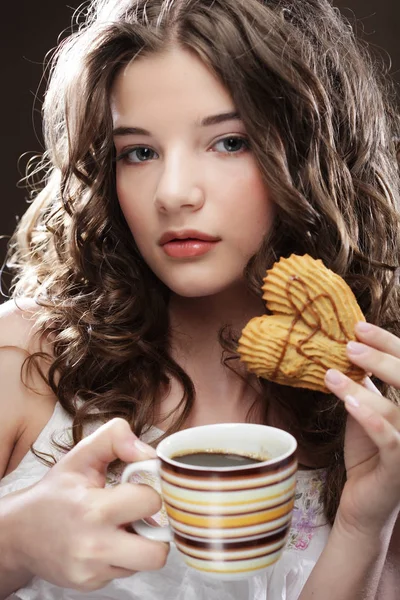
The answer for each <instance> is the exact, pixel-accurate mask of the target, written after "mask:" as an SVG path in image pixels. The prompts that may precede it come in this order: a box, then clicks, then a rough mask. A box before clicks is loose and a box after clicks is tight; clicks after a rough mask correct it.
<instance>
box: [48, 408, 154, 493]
mask: <svg viewBox="0 0 400 600" xmlns="http://www.w3.org/2000/svg"><path fill="white" fill-rule="evenodd" d="M156 456H157V454H156V451H155V450H154V449H153V448H152V447H151V446H148V445H147V444H145V443H143V442H142V441H140V440H139V439H138V438H137V437H136V435H135V434H134V433H133V432H132V431H131V428H130V426H129V424H128V422H127V421H125V419H121V418H115V419H112V420H111V421H109V422H108V423H105V424H104V425H102V426H101V427H99V428H98V429H97V430H96V431H95V432H94V433H92V434H91V435H88V436H87V437H86V438H84V439H83V440H81V441H80V442H79V443H78V444H77V445H76V446H75V448H73V449H72V450H71V451H70V452H69V453H68V454H67V455H66V456H65V457H63V458H62V460H61V461H60V462H59V463H58V465H56V467H58V469H57V470H59V469H62V470H65V471H70V472H71V471H72V472H75V473H80V474H82V475H86V476H87V477H88V478H89V479H90V480H91V482H92V483H93V484H94V485H96V486H97V485H104V479H105V473H106V471H107V467H108V465H109V464H110V463H111V462H112V461H114V460H116V459H120V460H122V461H123V462H135V461H139V460H148V459H149V458H156Z"/></svg>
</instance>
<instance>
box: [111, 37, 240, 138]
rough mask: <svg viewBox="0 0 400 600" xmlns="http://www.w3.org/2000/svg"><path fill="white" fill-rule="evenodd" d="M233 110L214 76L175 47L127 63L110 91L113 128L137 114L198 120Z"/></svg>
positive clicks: (227, 93)
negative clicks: (207, 115) (208, 115)
mask: <svg viewBox="0 0 400 600" xmlns="http://www.w3.org/2000/svg"><path fill="white" fill-rule="evenodd" d="M233 109H234V104H233V101H232V99H231V96H230V94H229V92H228V90H227V89H226V88H225V87H224V86H223V84H222V83H221V82H220V81H219V79H218V78H217V77H216V76H215V74H214V73H212V71H211V70H210V69H209V68H208V67H207V66H206V65H205V64H204V63H203V62H202V61H201V60H200V59H199V58H198V57H197V56H196V55H195V54H193V53H191V52H189V51H187V50H183V49H179V48H174V49H172V50H169V51H168V52H164V53H162V54H153V55H147V56H144V57H139V58H137V59H135V60H134V61H132V62H130V63H129V64H128V65H127V66H126V67H124V68H123V69H121V71H120V72H119V73H118V75H117V77H116V79H115V82H114V85H113V87H112V90H111V110H112V115H113V121H114V125H115V126H119V125H121V124H122V121H125V120H126V119H129V118H137V117H138V116H140V115H141V116H143V117H146V116H147V115H149V116H150V115H152V118H154V117H155V116H156V115H159V116H163V115H164V116H165V115H166V114H168V115H170V116H171V118H172V117H173V116H177V117H179V116H180V117H181V119H183V118H184V117H185V116H187V117H190V118H192V119H199V118H202V117H203V116H204V115H206V114H214V113H217V112H220V111H228V110H233Z"/></svg>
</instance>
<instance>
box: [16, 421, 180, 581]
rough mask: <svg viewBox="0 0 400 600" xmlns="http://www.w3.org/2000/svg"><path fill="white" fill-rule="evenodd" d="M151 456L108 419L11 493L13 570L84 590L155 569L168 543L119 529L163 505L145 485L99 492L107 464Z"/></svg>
mask: <svg viewBox="0 0 400 600" xmlns="http://www.w3.org/2000/svg"><path fill="white" fill-rule="evenodd" d="M154 457H155V451H154V450H153V449H152V448H151V447H150V446H147V445H146V444H143V443H142V442H138V440H137V438H136V436H135V435H134V434H133V433H132V432H131V430H130V427H129V425H128V423H127V422H126V421H124V420H123V419H113V420H111V421H110V422H109V423H107V424H105V425H103V426H102V427H100V428H99V429H98V430H97V431H96V432H95V433H93V434H92V435H90V436H88V437H86V438H85V439H84V440H82V441H81V442H80V443H79V444H78V445H77V446H76V447H75V448H74V449H73V450H71V451H70V452H69V453H68V454H67V455H65V456H64V457H63V458H62V459H61V460H60V461H59V462H58V463H57V464H56V465H55V466H54V467H52V468H51V469H50V471H49V472H48V473H47V474H46V475H45V477H43V479H42V480H41V481H39V482H38V483H36V484H35V485H33V486H31V487H30V488H27V489H24V490H21V491H19V492H16V493H14V494H12V496H13V498H12V499H11V497H9V500H10V501H11V500H12V502H10V506H12V509H11V510H10V513H9V517H10V521H9V523H10V525H11V531H12V540H10V544H12V547H11V548H10V557H11V558H12V563H13V567H15V569H16V570H25V571H28V572H29V573H31V574H32V576H33V575H36V576H38V577H40V578H42V579H45V580H47V581H50V582H51V583H54V584H56V585H58V586H60V587H66V588H73V589H76V590H79V591H83V592H85V591H91V590H96V589H100V588H102V587H104V586H105V585H106V584H107V583H108V582H109V581H111V580H112V579H115V578H118V577H128V576H130V575H132V574H133V573H135V572H136V571H147V570H155V569H159V568H161V567H162V566H163V565H164V564H165V561H166V558H167V556H168V551H169V545H168V544H165V543H163V542H155V541H152V540H149V539H146V538H143V537H140V536H138V535H136V534H134V533H129V532H127V531H126V530H125V528H124V525H126V524H127V523H130V522H131V521H136V520H137V519H142V518H146V517H150V516H151V515H154V514H155V513H156V512H157V511H158V510H159V509H160V507H161V499H160V496H159V495H158V494H157V492H155V491H154V490H153V489H152V488H150V487H148V486H145V485H132V484H130V483H124V484H120V485H117V486H115V487H112V488H105V487H104V486H105V480H106V471H107V467H108V465H109V463H110V462H111V461H113V460H115V459H116V458H119V459H121V460H122V461H124V462H134V461H138V460H144V459H148V458H154ZM10 496H11V495H10ZM13 567H12V568H13Z"/></svg>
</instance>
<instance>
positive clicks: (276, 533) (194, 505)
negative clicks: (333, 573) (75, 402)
mask: <svg viewBox="0 0 400 600" xmlns="http://www.w3.org/2000/svg"><path fill="white" fill-rule="evenodd" d="M296 448H297V443H296V440H295V438H294V437H293V436H292V435H290V434H289V433H287V432H286V431H283V430H282V429H277V428H276V427H268V426H266V425H256V424H251V423H221V424H215V425H204V426H200V427H192V428H190V429H185V430H182V431H179V432H177V433H174V434H172V435H170V436H169V437H167V438H165V439H164V440H162V441H161V442H160V443H159V444H158V446H157V456H158V458H156V459H152V460H147V461H142V462H137V463H131V464H129V465H128V466H127V467H126V468H125V470H124V472H123V475H122V482H126V481H129V480H130V479H131V477H132V475H134V474H138V473H143V472H145V473H147V474H152V475H153V477H154V476H155V477H156V478H157V479H159V480H160V489H161V496H162V499H163V504H164V507H165V510H166V512H167V515H168V522H169V525H168V526H166V527H154V526H151V525H149V524H147V523H145V522H144V521H138V522H135V523H133V524H132V525H133V528H134V530H135V531H136V532H137V533H138V534H140V535H143V536H145V537H148V538H150V539H154V540H159V541H167V542H168V541H169V542H173V543H175V545H176V547H177V549H178V550H179V551H180V553H181V555H182V557H183V560H184V561H185V563H186V564H187V565H188V566H189V567H192V568H194V569H196V570H198V571H201V572H204V573H207V574H208V575H210V576H212V577H216V578H218V579H226V580H232V579H244V578H246V577H250V576H252V575H255V574H256V573H258V572H259V571H261V570H263V569H266V568H268V567H270V566H271V565H273V564H274V563H275V562H276V561H277V560H278V559H279V558H280V556H281V554H282V552H283V548H284V546H285V543H286V540H287V536H288V533H289V528H290V523H291V517H292V511H293V505H294V494H295V485H296V470H297V461H296ZM199 453H201V454H199ZM205 453H207V454H216V453H218V454H219V455H221V454H222V455H236V456H238V458H239V463H238V464H234V466H226V465H225V464H224V465H223V466H215V465H214V464H211V466H210V463H209V462H208V461H206V462H207V464H195V465H193V464H186V463H184V462H182V460H183V459H182V457H183V455H196V454H197V455H198V456H199V457H200V458H201V455H205ZM240 457H248V458H250V459H253V460H250V461H247V462H250V464H246V460H244V461H241V459H240ZM197 462H198V461H197ZM211 462H213V461H211ZM231 462H232V461H231ZM228 463H229V460H227V464H228ZM241 463H242V464H241Z"/></svg>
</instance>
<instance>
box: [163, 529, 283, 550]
mask: <svg viewBox="0 0 400 600" xmlns="http://www.w3.org/2000/svg"><path fill="white" fill-rule="evenodd" d="M289 529H290V524H289V523H288V524H287V525H284V527H281V528H280V529H279V530H278V531H276V530H274V531H272V532H271V533H270V534H267V535H263V536H262V537H257V538H252V539H249V540H241V541H240V542H237V541H233V542H230V541H229V540H228V541H227V540H226V539H218V540H209V539H207V540H204V541H203V540H199V539H196V540H195V539H193V538H191V537H189V536H186V535H184V534H182V533H175V536H174V537H175V540H176V541H177V542H179V543H181V544H185V545H186V546H191V547H193V548H199V549H200V550H202V549H204V550H219V549H223V550H228V551H231V550H244V549H246V550H251V549H253V548H258V547H259V546H265V545H267V544H274V543H276V542H279V541H280V540H283V539H285V538H286V535H287V533H288V531H289Z"/></svg>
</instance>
